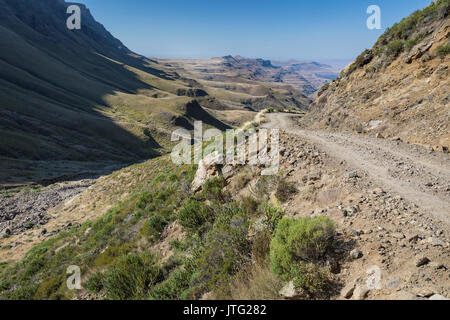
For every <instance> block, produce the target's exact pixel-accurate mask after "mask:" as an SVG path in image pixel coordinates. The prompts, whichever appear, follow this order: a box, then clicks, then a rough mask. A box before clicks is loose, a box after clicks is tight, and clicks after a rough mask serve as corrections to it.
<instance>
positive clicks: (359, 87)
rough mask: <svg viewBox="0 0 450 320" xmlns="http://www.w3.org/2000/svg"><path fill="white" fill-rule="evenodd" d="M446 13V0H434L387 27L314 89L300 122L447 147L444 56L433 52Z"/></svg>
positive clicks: (444, 42)
mask: <svg viewBox="0 0 450 320" xmlns="http://www.w3.org/2000/svg"><path fill="white" fill-rule="evenodd" d="M449 11H450V3H449V1H448V0H439V1H434V2H433V4H431V5H430V6H429V7H428V8H426V9H425V10H423V11H418V12H416V13H414V14H413V15H411V16H410V17H408V18H406V19H404V20H403V21H402V22H400V23H399V24H396V25H394V26H393V27H392V28H390V29H388V30H387V31H386V33H385V34H384V35H383V36H381V37H380V39H379V40H378V41H377V43H376V44H375V45H374V47H373V48H372V49H368V50H365V51H364V52H363V53H362V54H361V55H360V56H359V57H358V58H357V59H356V60H355V61H354V62H353V63H352V64H351V65H349V66H348V67H347V68H345V69H344V70H343V71H342V72H341V76H340V77H339V78H338V79H336V80H334V81H332V82H330V83H329V84H327V85H326V86H324V87H323V88H322V89H321V90H320V91H319V95H318V97H317V99H316V100H315V101H314V103H313V104H312V106H311V108H310V110H311V112H310V113H309V114H308V115H307V116H306V117H305V120H304V122H303V124H304V125H305V126H310V127H313V128H328V129H333V130H339V131H348V130H351V131H356V132H358V133H363V134H371V135H377V134H378V135H380V136H382V137H384V138H394V137H397V138H401V139H402V140H403V141H407V142H410V143H416V144H421V145H427V146H430V147H434V148H435V149H442V148H444V149H445V148H447V149H448V147H449V146H450V128H449V123H450V116H449V114H450V101H449V99H450V97H449V95H448V88H449V87H450V77H449V72H450V57H449V56H448V55H447V56H446V55H445V54H440V53H439V52H440V50H441V48H442V47H445V46H447V47H448V45H449V36H450V17H449V15H448V13H449ZM441 51H442V50H441ZM374 122H378V123H379V125H376V126H373V123H374Z"/></svg>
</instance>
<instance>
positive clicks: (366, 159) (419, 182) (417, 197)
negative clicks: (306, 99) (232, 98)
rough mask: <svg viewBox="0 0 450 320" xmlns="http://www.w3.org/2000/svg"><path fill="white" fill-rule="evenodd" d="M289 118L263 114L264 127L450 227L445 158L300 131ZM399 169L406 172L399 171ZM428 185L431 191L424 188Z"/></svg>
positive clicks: (449, 162) (449, 173)
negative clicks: (313, 148)
mask: <svg viewBox="0 0 450 320" xmlns="http://www.w3.org/2000/svg"><path fill="white" fill-rule="evenodd" d="M294 117H295V116H294ZM292 118H293V115H292V114H283V113H274V114H267V120H268V123H266V124H265V125H264V127H266V128H278V129H282V130H284V131H286V132H288V133H291V134H296V135H298V136H300V137H302V138H303V139H305V140H308V141H310V142H312V143H314V144H316V145H317V146H318V147H319V148H321V149H323V151H324V152H326V153H327V154H329V155H330V156H331V157H333V158H336V159H339V160H341V161H345V162H346V163H347V165H349V166H350V167H351V168H353V169H354V170H356V171H364V172H365V173H367V175H368V176H369V177H370V179H371V180H373V182H376V183H377V184H378V185H379V186H380V187H382V188H385V189H386V190H389V191H391V192H394V193H397V194H399V195H400V196H402V197H404V198H405V199H406V200H408V201H410V202H411V203H413V204H415V205H416V206H417V207H418V208H420V209H422V210H423V211H425V212H427V213H428V214H430V215H431V216H433V217H435V218H437V219H439V220H440V221H442V222H444V223H445V224H446V226H447V227H449V226H450V196H449V191H450V190H448V188H450V157H448V155H444V154H442V156H441V155H440V156H439V158H440V160H439V159H438V160H435V159H427V156H426V155H423V154H418V153H417V152H416V151H415V150H413V148H410V149H411V150H409V149H406V147H404V146H402V147H401V148H400V147H396V146H395V145H391V143H390V141H386V140H383V139H377V140H376V141H374V140H373V139H371V138H369V137H363V136H356V135H351V134H340V133H331V132H325V131H311V130H304V129H301V128H300V127H299V126H297V125H296V124H295V121H293V119H292ZM400 163H401V165H400ZM401 166H403V168H407V169H404V170H403V169H401ZM410 172H413V174H409V173H410ZM430 181H432V182H430ZM430 183H431V184H432V186H433V187H434V188H430V186H428V187H426V185H427V184H430Z"/></svg>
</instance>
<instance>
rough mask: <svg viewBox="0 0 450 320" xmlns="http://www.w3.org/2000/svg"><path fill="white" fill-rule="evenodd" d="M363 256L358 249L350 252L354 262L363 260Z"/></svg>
mask: <svg viewBox="0 0 450 320" xmlns="http://www.w3.org/2000/svg"><path fill="white" fill-rule="evenodd" d="M362 256H363V253H362V252H361V251H360V250H358V249H353V250H352V251H351V252H350V257H351V258H352V259H353V260H356V259H359V258H361V257H362Z"/></svg>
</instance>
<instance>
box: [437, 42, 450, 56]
mask: <svg viewBox="0 0 450 320" xmlns="http://www.w3.org/2000/svg"><path fill="white" fill-rule="evenodd" d="M436 53H437V55H438V56H439V57H441V58H445V57H446V56H447V55H448V54H449V53H450V45H448V44H447V45H445V46H440V47H438V48H437V50H436Z"/></svg>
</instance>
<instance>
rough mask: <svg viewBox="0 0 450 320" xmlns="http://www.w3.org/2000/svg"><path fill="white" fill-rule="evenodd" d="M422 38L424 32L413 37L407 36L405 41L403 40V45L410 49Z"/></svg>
mask: <svg viewBox="0 0 450 320" xmlns="http://www.w3.org/2000/svg"><path fill="white" fill-rule="evenodd" d="M423 38H425V33H423V32H422V33H420V34H418V35H417V36H415V37H412V38H409V39H408V40H407V41H406V42H405V47H406V50H408V51H411V49H412V48H413V47H414V46H415V45H416V44H418V43H419V42H420V41H421V40H423Z"/></svg>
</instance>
